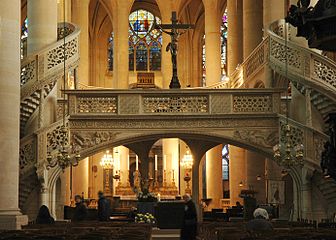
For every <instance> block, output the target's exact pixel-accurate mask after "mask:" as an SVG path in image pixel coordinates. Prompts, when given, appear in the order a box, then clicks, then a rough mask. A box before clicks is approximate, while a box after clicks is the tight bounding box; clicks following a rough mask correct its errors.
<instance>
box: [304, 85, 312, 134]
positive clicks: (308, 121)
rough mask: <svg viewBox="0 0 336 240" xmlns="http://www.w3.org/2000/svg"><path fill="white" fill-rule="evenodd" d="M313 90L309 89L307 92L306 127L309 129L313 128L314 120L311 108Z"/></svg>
mask: <svg viewBox="0 0 336 240" xmlns="http://www.w3.org/2000/svg"><path fill="white" fill-rule="evenodd" d="M310 95H311V89H310V88H307V89H306V91H305V97H306V125H307V126H309V127H312V126H313V118H312V106H311V96H310Z"/></svg>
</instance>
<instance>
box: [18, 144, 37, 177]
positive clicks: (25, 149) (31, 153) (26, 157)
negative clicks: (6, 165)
mask: <svg viewBox="0 0 336 240" xmlns="http://www.w3.org/2000/svg"><path fill="white" fill-rule="evenodd" d="M19 157H20V169H21V170H22V169H23V168H25V167H26V166H27V165H29V164H31V163H34V162H36V141H35V140H34V139H33V138H32V139H31V140H29V141H28V142H26V143H24V144H23V145H21V146H20V153H19Z"/></svg>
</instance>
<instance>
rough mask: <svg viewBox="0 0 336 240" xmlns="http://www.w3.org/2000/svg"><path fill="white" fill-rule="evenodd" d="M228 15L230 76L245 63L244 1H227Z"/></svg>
mask: <svg viewBox="0 0 336 240" xmlns="http://www.w3.org/2000/svg"><path fill="white" fill-rule="evenodd" d="M227 14H228V39H227V44H228V54H227V58H228V75H229V76H230V74H232V73H233V72H234V71H235V70H236V67H237V65H238V64H240V63H242V62H243V1H242V0H234V1H227Z"/></svg>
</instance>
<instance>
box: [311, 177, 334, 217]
mask: <svg viewBox="0 0 336 240" xmlns="http://www.w3.org/2000/svg"><path fill="white" fill-rule="evenodd" d="M312 180H313V182H314V183H315V184H316V187H317V188H318V189H319V191H320V192H321V193H322V195H323V196H324V198H325V199H326V201H327V203H328V206H336V191H335V189H336V181H335V180H334V179H332V178H324V177H323V175H322V174H320V173H315V174H314V176H313V179H312ZM335 210H336V209H329V211H330V213H331V212H332V211H335Z"/></svg>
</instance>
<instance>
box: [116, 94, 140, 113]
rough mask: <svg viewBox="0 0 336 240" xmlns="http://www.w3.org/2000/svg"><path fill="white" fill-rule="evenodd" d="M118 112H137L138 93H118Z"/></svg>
mask: <svg viewBox="0 0 336 240" xmlns="http://www.w3.org/2000/svg"><path fill="white" fill-rule="evenodd" d="M119 103H120V106H119V113H120V114H139V111H140V99H139V95H120V96H119Z"/></svg>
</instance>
